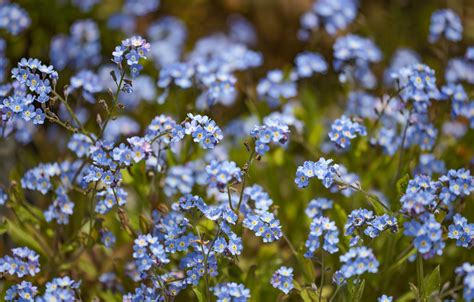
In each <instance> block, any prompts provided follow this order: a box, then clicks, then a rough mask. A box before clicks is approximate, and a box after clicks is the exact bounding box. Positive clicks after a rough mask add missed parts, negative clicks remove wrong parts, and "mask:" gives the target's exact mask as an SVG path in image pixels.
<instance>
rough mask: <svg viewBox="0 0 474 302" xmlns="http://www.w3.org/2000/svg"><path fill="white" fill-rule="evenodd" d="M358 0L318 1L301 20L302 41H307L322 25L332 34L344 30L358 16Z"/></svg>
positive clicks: (300, 34)
mask: <svg viewBox="0 0 474 302" xmlns="http://www.w3.org/2000/svg"><path fill="white" fill-rule="evenodd" d="M357 9H358V1H357V0H316V1H315V2H314V4H313V7H312V9H311V10H310V11H309V12H306V13H305V14H304V15H303V16H302V17H301V19H300V23H301V29H300V31H299V32H298V35H299V37H300V39H302V40H307V39H308V38H309V37H310V33H311V31H312V30H314V29H317V28H318V27H319V26H320V25H322V26H324V29H325V30H326V31H327V32H328V33H329V34H330V35H333V36H334V35H335V34H336V33H337V31H339V30H344V29H346V28H347V26H348V25H349V24H350V23H352V21H354V19H355V18H356V16H357Z"/></svg>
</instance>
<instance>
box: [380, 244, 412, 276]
mask: <svg viewBox="0 0 474 302" xmlns="http://www.w3.org/2000/svg"><path fill="white" fill-rule="evenodd" d="M414 254H416V248H412V249H411V250H410V251H409V252H408V253H406V254H405V255H404V256H403V257H402V258H400V260H398V261H397V262H396V263H394V264H392V266H390V268H389V269H388V271H387V274H391V273H392V272H393V271H394V270H397V269H398V268H399V267H400V266H401V265H402V264H403V263H405V261H407V259H408V258H410V256H412V255H414Z"/></svg>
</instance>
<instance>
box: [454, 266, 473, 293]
mask: <svg viewBox="0 0 474 302" xmlns="http://www.w3.org/2000/svg"><path fill="white" fill-rule="evenodd" d="M456 275H458V276H460V277H462V278H463V285H464V292H463V297H464V300H466V301H472V300H474V265H472V264H470V263H467V262H465V263H463V265H461V266H459V267H458V268H456Z"/></svg>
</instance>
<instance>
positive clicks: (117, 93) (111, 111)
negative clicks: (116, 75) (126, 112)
mask: <svg viewBox="0 0 474 302" xmlns="http://www.w3.org/2000/svg"><path fill="white" fill-rule="evenodd" d="M124 79H125V70H123V71H122V73H121V74H120V81H119V83H118V85H117V90H116V91H115V94H114V99H113V100H112V108H110V111H109V112H108V116H107V119H106V120H105V122H104V124H103V126H102V127H101V130H100V135H99V138H100V137H102V135H103V134H104V131H105V128H107V125H108V123H109V121H110V120H111V119H112V116H113V114H114V111H115V107H117V103H118V96H119V93H120V90H121V89H122V84H123V80H124Z"/></svg>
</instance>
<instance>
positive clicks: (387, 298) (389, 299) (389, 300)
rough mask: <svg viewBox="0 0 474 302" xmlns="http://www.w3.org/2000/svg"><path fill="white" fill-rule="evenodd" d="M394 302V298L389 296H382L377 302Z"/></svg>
mask: <svg viewBox="0 0 474 302" xmlns="http://www.w3.org/2000/svg"><path fill="white" fill-rule="evenodd" d="M392 301H393V297H391V296H387V295H382V296H380V297H378V298H377V302H392Z"/></svg>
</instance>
